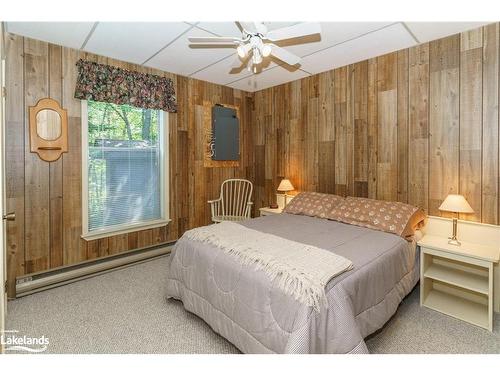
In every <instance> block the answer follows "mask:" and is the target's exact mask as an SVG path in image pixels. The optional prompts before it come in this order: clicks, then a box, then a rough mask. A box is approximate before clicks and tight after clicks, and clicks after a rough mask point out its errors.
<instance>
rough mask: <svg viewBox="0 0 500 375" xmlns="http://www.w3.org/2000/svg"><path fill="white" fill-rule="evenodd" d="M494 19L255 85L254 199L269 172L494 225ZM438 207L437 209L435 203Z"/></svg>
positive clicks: (264, 192) (268, 198)
mask: <svg viewBox="0 0 500 375" xmlns="http://www.w3.org/2000/svg"><path fill="white" fill-rule="evenodd" d="M499 50H500V47H499V24H491V25H488V26H486V27H483V28H479V29H476V30H472V31H469V32H465V33H462V34H459V35H453V36H450V37H447V38H444V39H440V40H436V41H432V42H430V43H425V44H421V45H418V46H415V47H412V48H409V49H405V50H401V51H398V52H394V53H390V54H387V55H384V56H380V57H377V58H372V59H370V60H367V61H362V62H359V63H356V64H352V65H349V66H345V67H341V68H338V69H335V70H332V71H328V72H325V73H321V74H317V75H314V76H311V77H307V78H304V79H302V80H300V81H294V82H290V83H287V84H284V85H281V86H276V87H273V88H270V89H267V90H263V91H259V92H256V93H255V95H254V102H255V121H256V123H255V127H254V142H255V145H254V155H255V171H254V173H255V175H254V177H255V184H256V199H255V200H256V207H261V206H266V205H268V204H269V203H270V202H272V201H273V200H274V199H275V198H274V196H275V195H274V194H275V191H276V188H277V186H278V184H279V181H280V179H281V178H283V177H285V176H286V177H288V178H290V179H291V181H292V183H293V184H294V185H295V187H296V188H297V190H312V191H320V192H327V193H336V194H341V195H354V196H363V197H371V198H378V199H386V200H398V201H402V202H408V203H411V204H414V205H418V206H420V207H422V208H424V209H425V210H426V211H427V212H428V213H429V214H431V215H437V216H439V215H441V212H440V211H439V210H438V207H439V205H440V203H441V202H442V200H443V199H444V198H445V197H446V195H447V194H448V193H460V194H463V195H465V196H466V198H467V200H468V201H469V203H470V204H471V206H472V207H473V209H474V211H475V212H474V214H470V215H462V218H463V219H467V220H472V221H481V222H484V223H490V224H500V218H499V210H500V207H499V112H498V107H499ZM443 215H445V214H444V213H443Z"/></svg>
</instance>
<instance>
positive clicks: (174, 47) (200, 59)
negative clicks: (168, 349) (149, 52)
mask: <svg viewBox="0 0 500 375" xmlns="http://www.w3.org/2000/svg"><path fill="white" fill-rule="evenodd" d="M191 36H198V37H206V36H212V34H209V33H207V32H206V31H202V30H199V29H197V28H193V29H191V30H189V31H188V32H187V33H186V34H184V35H182V36H181V37H180V38H179V39H177V40H176V41H175V42H173V43H172V44H170V45H169V46H168V47H167V48H165V49H164V50H162V51H161V52H160V53H158V54H157V55H156V56H154V57H153V58H152V59H151V60H149V61H148V62H147V63H146V64H145V65H146V66H149V67H152V68H157V69H162V70H166V71H168V72H172V73H176V74H181V75H184V76H189V75H191V74H193V73H195V72H196V71H198V70H200V69H202V68H204V67H207V66H208V65H210V64H213V63H215V62H217V61H219V60H222V59H223V58H225V57H227V56H229V55H231V54H234V48H232V47H226V46H224V47H223V48H221V47H219V48H192V47H190V46H189V40H188V38H189V37H191Z"/></svg>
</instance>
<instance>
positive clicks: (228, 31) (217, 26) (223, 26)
mask: <svg viewBox="0 0 500 375" xmlns="http://www.w3.org/2000/svg"><path fill="white" fill-rule="evenodd" d="M196 26H198V27H200V28H202V29H204V30H207V31H210V32H212V33H214V34H215V35H218V36H235V37H240V36H241V31H240V29H238V26H236V24H235V23H234V22H200V23H198V24H197V25H196Z"/></svg>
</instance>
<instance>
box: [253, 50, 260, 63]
mask: <svg viewBox="0 0 500 375" xmlns="http://www.w3.org/2000/svg"><path fill="white" fill-rule="evenodd" d="M261 62H262V55H261V54H260V51H259V50H258V49H254V51H253V63H254V64H255V65H259V64H260V63H261Z"/></svg>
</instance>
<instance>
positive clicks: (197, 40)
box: [188, 36, 241, 44]
mask: <svg viewBox="0 0 500 375" xmlns="http://www.w3.org/2000/svg"><path fill="white" fill-rule="evenodd" d="M188 39H189V41H190V42H191V43H192V44H239V43H240V42H241V39H240V38H234V37H222V36H208V37H189V38H188Z"/></svg>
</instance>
